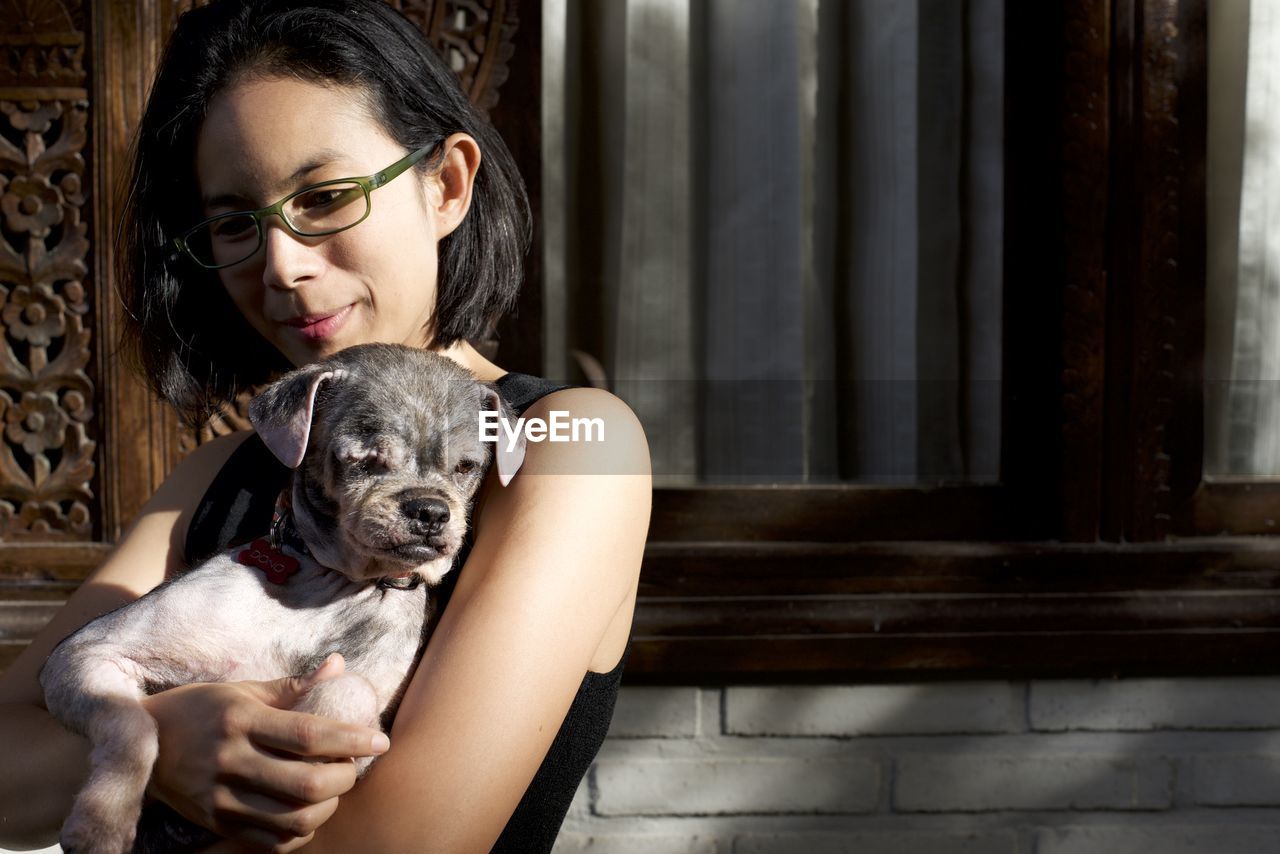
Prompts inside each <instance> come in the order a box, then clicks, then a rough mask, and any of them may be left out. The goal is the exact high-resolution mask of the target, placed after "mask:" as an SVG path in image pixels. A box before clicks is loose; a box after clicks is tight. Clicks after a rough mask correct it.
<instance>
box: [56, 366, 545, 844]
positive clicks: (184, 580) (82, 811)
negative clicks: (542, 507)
mask: <svg viewBox="0 0 1280 854" xmlns="http://www.w3.org/2000/svg"><path fill="white" fill-rule="evenodd" d="M484 410H495V411H497V412H499V413H500V414H501V415H500V417H503V418H508V417H510V415H511V412H510V409H509V407H507V406H506V404H505V403H504V402H503V401H502V399H501V397H499V395H498V393H497V391H496V389H495V388H494V387H493V386H490V385H487V384H485V383H481V382H479V381H477V380H476V379H475V378H474V377H473V376H472V375H471V374H470V373H469V372H467V371H466V370H465V369H463V368H462V367H460V366H458V365H456V364H455V363H453V362H452V361H450V360H448V359H446V358H444V357H443V356H439V355H436V354H433V353H430V352H427V351H424V350H417V349H413V348H410V347H402V346H398V345H387V344H365V345H360V346H357V347H352V348H349V349H346V350H343V351H341V352H339V353H337V354H335V355H334V356H332V357H331V358H328V359H325V360H323V361H320V362H317V363H315V364H311V365H307V366H305V367H303V368H300V369H298V370H296V371H293V372H291V373H289V374H286V375H285V376H283V377H282V378H280V379H279V380H277V381H276V382H274V383H272V384H271V385H269V386H268V387H267V388H266V389H265V390H264V391H263V392H262V393H261V394H260V395H259V396H257V397H256V398H254V399H253V401H252V402H251V403H250V406H249V414H250V420H251V421H252V423H253V425H254V427H255V429H256V430H257V432H258V435H259V436H260V437H261V438H262V441H263V442H264V443H265V445H266V446H267V448H268V449H269V450H270V451H271V452H272V453H273V454H274V455H275V456H276V457H277V458H279V459H280V461H281V462H283V463H284V464H285V465H286V466H288V467H289V468H291V469H293V473H292V477H291V482H290V485H289V487H288V488H287V489H286V490H285V492H284V493H282V497H281V501H280V502H278V503H277V513H276V519H275V521H273V523H272V526H271V528H272V530H271V531H270V532H267V531H264V532H263V537H262V538H260V539H258V540H254V541H253V542H252V543H250V544H248V545H242V546H236V547H234V548H231V549H228V550H227V551H225V552H222V553H221V554H218V555H216V556H214V557H213V558H211V559H209V560H208V561H205V562H204V563H202V564H200V565H198V566H196V567H194V568H192V569H190V570H189V571H187V572H185V573H183V574H181V575H179V576H177V577H175V578H173V579H170V580H168V581H166V582H164V583H162V584H160V585H159V586H157V587H156V588H155V589H154V590H152V591H150V592H149V593H147V594H146V595H144V596H142V597H140V598H139V599H137V600H136V601H134V602H132V603H130V604H127V605H125V606H123V607H121V608H118V609H116V610H114V611H111V612H109V613H107V614H104V615H102V616H101V617H98V618H97V619H95V620H94V621H92V622H90V623H89V624H87V625H86V626H84V627H83V628H82V629H80V630H79V631H77V632H75V633H74V634H72V635H70V636H69V637H67V638H66V639H65V640H63V641H62V642H61V643H60V644H59V645H58V646H57V647H56V648H55V649H54V650H53V652H52V653H51V654H50V655H49V658H48V660H47V661H46V662H45V664H44V666H43V668H42V669H41V672H40V684H41V687H42V688H43V689H44V694H45V701H46V705H47V707H48V709H49V712H50V713H51V714H52V715H53V716H54V717H55V718H56V719H57V720H59V721H60V722H61V723H62V724H63V725H64V726H66V727H67V728H68V729H70V730H71V731H73V732H75V733H78V734H80V735H82V736H85V737H87V738H88V739H89V740H90V742H91V743H92V746H93V749H92V753H91V755H90V764H91V770H90V773H89V776H88V779H87V782H86V783H85V785H84V786H83V788H82V789H81V790H80V791H79V793H78V794H77V795H76V798H75V802H74V804H73V806H72V809H71V812H70V814H69V815H68V817H67V819H66V821H65V822H64V823H63V827H62V832H61V839H60V841H61V844H62V847H63V849H64V850H65V851H68V852H76V854H120V852H127V851H129V850H131V846H133V844H134V840H135V831H136V826H137V824H138V819H139V815H140V811H141V808H142V804H143V799H144V794H145V789H146V786H147V783H148V780H149V779H150V776H151V770H152V766H153V765H154V763H155V760H156V756H157V752H158V742H157V734H156V724H155V721H154V720H153V719H152V718H151V716H150V715H149V714H148V713H147V712H146V710H145V709H144V708H143V706H142V705H141V703H140V701H141V699H142V698H143V697H144V696H146V695H149V694H153V693H158V692H160V691H164V690H167V689H169V688H173V687H176V686H178V685H184V684H188V683H191V682H223V681H235V680H269V679H277V678H280V677H284V676H290V675H300V674H304V673H308V672H311V671H312V670H314V669H315V668H317V667H318V666H319V665H320V664H322V663H323V662H324V661H325V659H326V658H327V657H328V656H329V655H330V654H331V653H333V652H340V653H342V655H343V656H344V657H345V659H346V663H347V664H346V672H345V673H344V674H342V675H340V676H337V677H335V678H332V679H328V680H325V681H322V682H319V683H317V684H316V685H315V687H314V688H312V689H311V690H310V691H309V693H307V694H306V696H305V697H304V698H303V699H302V700H301V701H300V702H299V704H298V705H297V706H295V710H297V711H303V712H311V713H313V714H320V715H325V716H328V717H331V718H336V719H339V720H343V721H349V722H352V723H356V724H361V725H365V726H370V727H376V728H380V729H383V730H384V731H385V729H386V727H387V725H388V724H389V722H390V720H391V719H392V717H393V716H394V713H395V710H396V708H397V706H398V704H399V701H400V698H401V696H402V695H403V692H404V690H405V687H406V685H407V682H408V679H409V675H410V672H411V670H412V668H413V665H414V663H415V662H416V661H417V658H418V656H419V654H420V653H421V649H422V647H423V645H424V644H425V640H426V634H427V628H428V624H429V620H430V617H431V608H430V598H429V595H428V591H429V588H430V587H432V586H433V585H435V584H437V583H439V581H440V580H441V579H442V578H443V577H444V576H445V575H446V574H447V573H448V572H449V571H450V569H451V568H452V567H453V564H454V562H455V557H456V556H457V555H458V551H459V549H460V548H461V546H462V543H463V539H464V536H465V534H466V530H467V524H468V515H469V511H470V507H471V502H472V500H473V498H474V496H475V493H476V490H477V489H478V487H479V485H480V483H481V480H482V479H483V475H484V474H485V472H486V470H487V468H488V466H489V465H490V464H494V465H496V467H497V471H498V479H499V481H500V482H501V484H502V485H503V486H506V485H507V484H508V483H509V482H510V480H511V478H512V477H513V476H514V474H515V472H516V470H517V469H518V468H519V467H520V464H521V462H522V460H523V458H524V445H523V442H522V441H519V440H517V441H513V442H506V441H500V442H497V443H492V442H485V441H482V439H481V436H480V431H479V429H478V424H479V415H480V412H481V411H484ZM372 762H373V757H360V758H357V760H356V764H357V770H358V773H359V774H361V775H363V774H364V773H366V772H367V771H368V769H369V766H370V764H371V763H372ZM140 841H141V840H140Z"/></svg>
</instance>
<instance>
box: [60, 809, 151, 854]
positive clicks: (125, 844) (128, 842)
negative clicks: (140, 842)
mask: <svg viewBox="0 0 1280 854" xmlns="http://www.w3.org/2000/svg"><path fill="white" fill-rule="evenodd" d="M135 829H136V828H135V827H134V825H133V823H132V822H125V823H123V824H121V823H120V822H117V821H113V820H106V819H105V817H104V816H93V815H87V814H86V811H84V810H74V811H73V812H72V814H71V815H70V816H69V817H68V818H67V820H66V822H65V823H63V825H62V833H61V834H60V835H59V837H58V844H59V845H60V846H62V850H63V852H64V854H129V852H130V851H132V850H133V837H134V831H135Z"/></svg>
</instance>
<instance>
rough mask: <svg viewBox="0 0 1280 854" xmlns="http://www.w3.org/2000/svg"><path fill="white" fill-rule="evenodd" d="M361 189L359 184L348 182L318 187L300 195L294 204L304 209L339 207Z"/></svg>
mask: <svg viewBox="0 0 1280 854" xmlns="http://www.w3.org/2000/svg"><path fill="white" fill-rule="evenodd" d="M359 189H360V188H359V187H358V186H352V185H347V184H343V185H341V186H338V187H318V188H316V189H314V190H309V191H307V192H305V193H303V194H302V195H301V196H298V198H297V199H295V200H294V204H295V205H296V206H297V207H298V208H300V209H302V210H304V211H314V210H318V209H321V208H329V207H339V206H341V205H344V204H346V203H347V202H349V201H351V200H352V199H354V198H355V197H356V195H357V194H358V193H359Z"/></svg>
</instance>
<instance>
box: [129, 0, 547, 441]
mask: <svg viewBox="0 0 1280 854" xmlns="http://www.w3.org/2000/svg"><path fill="white" fill-rule="evenodd" d="M246 74H251V75H253V74H266V75H280V76H289V77H295V78H299V79H302V80H309V81H316V82H322V83H328V84H340V85H350V86H354V87H357V88H359V89H361V90H362V91H363V93H364V94H366V95H367V97H368V100H369V104H370V106H371V108H372V110H371V111H372V112H373V114H374V116H375V117H376V118H377V119H378V121H380V122H381V124H382V125H383V127H384V129H385V130H386V131H387V133H388V134H389V135H390V136H391V137H392V138H394V139H395V140H396V141H397V142H398V143H400V144H401V145H402V146H404V148H405V149H406V150H413V149H417V148H420V147H423V146H426V145H434V144H436V143H439V142H441V141H443V140H444V139H446V138H447V137H448V136H449V135H450V134H453V133H457V132H463V133H467V134H470V135H471V136H472V137H474V138H475V139H476V141H477V143H478V144H479V146H480V149H481V151H482V153H483V157H482V160H481V166H480V170H479V172H478V173H477V175H476V178H475V184H474V187H473V190H472V201H471V207H470V209H469V211H468V213H467V216H466V217H465V219H464V220H463V222H462V223H461V224H460V225H459V226H458V227H457V228H455V229H454V230H453V232H451V233H450V234H449V235H448V236H446V237H444V238H443V239H441V241H440V249H439V251H440V264H439V272H438V274H437V283H436V284H437V288H436V303H435V311H434V314H433V317H432V319H431V321H432V327H433V329H434V332H435V337H434V343H435V344H437V345H440V346H448V345H450V344H453V343H454V342H456V341H459V340H466V339H477V338H479V337H481V335H482V334H483V333H484V332H485V330H486V329H487V328H489V326H490V324H492V323H493V322H494V321H496V320H497V318H498V317H499V316H501V315H502V314H503V313H504V312H505V311H507V310H508V309H509V308H510V307H511V306H512V305H513V304H514V302H515V298H516V294H517V292H518V290H519V288H520V282H521V278H522V271H523V260H524V254H525V252H526V251H527V249H528V246H529V234H530V225H529V203H528V198H527V197H526V195H525V189H524V182H523V181H522V180H521V178H520V174H519V172H518V171H517V169H516V166H515V163H514V162H513V160H512V158H511V154H510V152H509V151H508V150H507V147H506V145H505V144H504V143H503V142H502V139H501V137H499V136H498V134H497V132H496V131H495V130H494V129H493V127H492V126H491V125H490V124H489V122H488V120H487V119H486V118H485V116H484V115H483V114H482V113H481V112H480V111H479V110H478V109H476V107H475V106H473V105H472V103H471V102H470V101H469V100H468V98H467V96H466V94H465V93H464V92H463V91H462V88H461V86H460V85H459V82H458V79H457V77H456V76H455V75H454V73H453V71H452V70H451V69H450V68H449V66H448V65H447V64H446V63H445V61H444V60H443V58H442V57H441V56H440V55H439V54H438V53H437V52H436V51H435V49H434V48H432V47H431V45H430V44H429V43H428V42H427V40H426V37H425V36H424V35H423V34H422V33H421V31H419V30H418V28H417V27H415V26H414V25H413V24H412V23H411V22H409V21H408V20H407V19H405V18H404V17H403V16H402V15H401V14H400V13H399V12H397V11H395V10H394V9H393V8H391V7H390V6H389V5H388V4H387V3H386V2H384V0H311V2H306V3H298V2H297V1H296V0H214V2H213V3H211V4H209V5H208V6H204V7H199V8H195V9H192V10H191V11H189V12H187V13H186V14H184V15H182V16H181V17H180V18H179V19H178V23H177V27H176V28H175V29H174V32H173V35H172V36H171V37H170V39H169V42H168V45H167V46H166V48H165V51H164V55H163V57H162V58H161V61H160V69H159V72H158V73H157V75H156V79H155V83H154V85H153V87H152V89H151V94H150V96H149V98H148V99H147V106H146V110H145V112H144V113H143V116H142V121H141V123H140V125H139V127H138V135H137V138H136V139H135V142H134V150H133V165H132V175H131V178H130V184H129V195H128V199H127V201H126V202H125V208H124V220H123V235H122V245H121V247H120V253H119V257H120V259H121V264H120V282H121V290H122V297H123V299H124V302H125V307H126V318H127V319H126V327H125V330H124V341H123V344H124V346H125V349H126V351H127V352H128V353H129V354H131V355H132V356H133V359H134V362H135V364H136V365H137V367H139V368H140V369H141V370H142V372H143V373H144V375H145V376H146V378H147V380H148V381H149V382H150V384H151V386H152V387H153V388H154V389H155V390H156V392H157V393H158V394H159V395H160V396H161V397H162V398H164V399H165V400H167V401H168V402H169V403H171V404H172V405H173V406H174V407H175V408H177V409H178V411H179V412H180V413H181V414H182V415H183V417H184V418H185V419H186V420H187V421H188V422H189V423H192V424H196V423H199V422H201V421H203V420H204V419H205V418H207V417H208V416H209V415H211V414H212V413H213V412H214V411H216V409H217V408H218V407H219V406H220V405H221V404H223V403H224V402H228V401H230V400H231V399H232V398H234V397H235V395H236V394H238V393H239V392H241V391H244V390H246V389H248V388H250V387H252V386H254V385H258V384H260V383H263V382H265V381H266V380H267V379H269V378H270V376H271V375H272V374H273V373H274V372H276V371H278V370H282V369H287V368H288V367H290V366H289V365H288V363H287V362H286V361H285V359H284V357H283V356H282V355H281V354H280V353H279V352H278V351H277V350H276V349H275V348H274V347H272V346H271V345H270V344H268V343H267V342H266V341H265V340H264V339H263V338H262V337H261V336H260V335H258V333H257V332H256V331H255V330H253V328H252V327H250V325H249V324H248V322H247V321H245V320H244V318H243V317H241V315H240V313H239V311H238V310H237V309H236V308H235V306H234V304H233V303H232V302H231V299H230V297H229V296H228V295H227V294H226V292H225V290H224V288H223V287H222V285H221V284H220V283H219V281H218V279H217V274H216V273H213V272H210V271H207V270H203V269H201V268H200V267H198V266H196V265H195V264H193V263H191V262H190V261H189V260H187V259H185V258H184V257H181V256H178V255H175V254H174V253H173V252H172V250H171V248H170V243H169V242H170V240H172V238H173V237H175V236H177V235H179V234H181V233H182V232H183V231H184V230H185V229H187V228H190V227H191V226H192V225H193V224H194V223H196V222H197V221H198V220H199V219H200V218H201V217H202V210H201V205H200V202H199V194H198V193H197V192H196V176H195V165H194V163H195V157H194V153H195V147H196V141H197V137H198V134H199V132H200V126H201V123H202V122H203V120H204V117H205V115H206V113H207V111H208V108H209V104H210V102H211V101H212V100H213V98H214V97H215V96H216V95H217V94H218V93H219V92H220V91H222V90H223V89H224V88H226V87H227V86H228V85H229V84H231V83H233V82H235V81H236V80H237V79H239V78H240V77H242V76H243V75H246ZM434 159H435V158H428V160H434Z"/></svg>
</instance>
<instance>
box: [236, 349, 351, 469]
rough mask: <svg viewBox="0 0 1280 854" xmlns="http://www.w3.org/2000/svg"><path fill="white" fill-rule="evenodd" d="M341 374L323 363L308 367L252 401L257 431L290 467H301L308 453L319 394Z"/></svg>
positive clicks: (251, 410)
mask: <svg viewBox="0 0 1280 854" xmlns="http://www.w3.org/2000/svg"><path fill="white" fill-rule="evenodd" d="M342 375H343V371H341V370H334V369H330V368H327V367H325V366H324V365H323V364H317V365H308V366H307V367H305V368H300V369H298V370H296V371H293V372H291V373H288V374H285V375H284V376H283V377H281V378H280V379H278V380H276V381H275V382H273V383H272V384H271V385H269V386H267V387H266V388H265V389H263V391H262V394H260V395H258V396H257V397H255V398H254V399H253V400H251V401H249V420H250V421H251V422H252V423H253V427H254V429H255V430H257V431H258V435H259V436H261V437H262V442H263V444H265V445H266V446H267V449H268V450H269V451H271V453H273V454H275V455H276V458H277V459H279V460H280V462H282V463H284V464H285V465H286V466H288V467H289V468H291V469H296V468H297V467H298V466H300V465H302V458H303V456H304V455H305V454H306V452H307V438H308V437H309V436H310V435H311V416H312V414H313V412H314V411H315V405H316V392H318V391H319V390H320V385H321V384H322V383H324V382H327V381H333V380H337V379H340V378H341V377H342Z"/></svg>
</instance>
